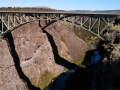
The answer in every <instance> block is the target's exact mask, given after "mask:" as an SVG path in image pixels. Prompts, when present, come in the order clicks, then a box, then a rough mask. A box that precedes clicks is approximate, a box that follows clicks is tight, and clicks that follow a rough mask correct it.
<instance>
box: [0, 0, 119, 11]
mask: <svg viewBox="0 0 120 90" xmlns="http://www.w3.org/2000/svg"><path fill="white" fill-rule="evenodd" d="M0 7H49V8H53V9H58V10H116V9H117V10H118V9H119V10H120V0H0Z"/></svg>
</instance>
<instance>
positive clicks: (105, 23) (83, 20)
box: [0, 11, 119, 39]
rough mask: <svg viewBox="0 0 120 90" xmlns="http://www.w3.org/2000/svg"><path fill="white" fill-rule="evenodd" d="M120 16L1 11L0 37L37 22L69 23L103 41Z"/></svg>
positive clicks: (61, 12) (62, 12)
mask: <svg viewBox="0 0 120 90" xmlns="http://www.w3.org/2000/svg"><path fill="white" fill-rule="evenodd" d="M117 16H119V14H117V13H116V14H110V13H93V12H89V13H85V12H71V11H60V12H56V11H55V12H35V11H0V36H4V35H5V34H7V33H8V32H10V31H12V30H14V29H15V28H17V27H19V26H21V25H24V24H26V23H29V22H33V21H36V20H45V21H46V24H48V23H50V22H52V21H63V22H68V23H71V24H73V25H76V26H78V27H81V28H83V29H84V30H87V31H88V32H91V33H93V34H94V35H96V36H98V37H99V38H101V39H104V38H103V32H104V31H105V30H108V29H109V26H110V25H111V24H112V23H113V22H114V20H115V18H116V17H117Z"/></svg>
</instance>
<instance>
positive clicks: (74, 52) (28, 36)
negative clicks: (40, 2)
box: [0, 21, 88, 90]
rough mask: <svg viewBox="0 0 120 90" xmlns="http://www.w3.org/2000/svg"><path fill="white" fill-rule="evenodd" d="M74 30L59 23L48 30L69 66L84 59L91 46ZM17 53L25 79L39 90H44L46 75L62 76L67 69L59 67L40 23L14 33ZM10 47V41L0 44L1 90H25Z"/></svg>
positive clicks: (2, 41)
mask: <svg viewBox="0 0 120 90" xmlns="http://www.w3.org/2000/svg"><path fill="white" fill-rule="evenodd" d="M72 29H73V26H71V25H69V24H66V23H62V22H59V23H58V22H56V23H54V24H52V25H50V26H49V27H47V28H46V30H47V31H48V32H49V33H50V34H51V35H52V36H53V38H54V41H55V43H56V45H57V47H58V51H59V54H60V56H61V57H63V58H65V59H66V60H68V61H69V62H73V61H74V60H75V59H78V58H79V57H81V56H83V55H84V53H85V52H86V51H87V49H88V46H87V44H86V43H85V42H84V41H82V40H80V39H79V38H78V37H76V36H75V35H74V33H73V31H72ZM12 36H13V39H14V45H15V50H16V53H17V54H18V57H19V61H20V68H21V69H22V72H23V73H24V75H25V76H26V77H27V78H28V79H29V80H30V82H31V84H32V85H33V86H35V87H38V86H39V87H41V86H42V85H41V84H40V83H41V82H42V80H43V78H45V77H43V75H45V72H49V73H51V74H53V76H54V75H58V74H60V73H61V72H63V70H64V67H63V66H62V65H57V64H56V63H55V60H54V53H53V52H52V47H51V45H50V42H49V41H48V37H47V35H46V34H45V33H43V32H42V30H41V28H40V26H39V23H38V22H37V21H36V22H32V23H29V24H25V25H23V26H20V27H19V28H17V29H16V30H14V31H12ZM10 53H11V52H10V47H8V44H7V42H6V40H0V90H25V89H27V86H26V84H25V83H24V82H23V80H22V79H23V78H21V76H20V75H19V73H18V70H16V69H17V68H16V67H15V65H16V64H15V63H17V60H16V62H15V61H14V60H13V57H12V56H11V54H10Z"/></svg>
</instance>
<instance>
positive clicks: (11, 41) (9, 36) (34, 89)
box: [5, 32, 41, 90]
mask: <svg viewBox="0 0 120 90" xmlns="http://www.w3.org/2000/svg"><path fill="white" fill-rule="evenodd" d="M5 38H6V41H7V44H8V48H9V51H10V53H11V56H12V58H13V61H14V64H15V68H16V70H17V73H18V75H19V77H20V79H22V81H23V82H24V83H25V84H26V85H27V87H28V89H29V90H41V89H39V88H37V87H35V86H34V85H32V84H31V82H30V80H29V78H28V77H27V76H26V75H25V74H24V73H23V71H22V69H21V67H20V59H19V57H18V54H17V52H16V50H15V45H14V39H13V36H12V34H11V32H9V33H8V34H7V35H6V36H5Z"/></svg>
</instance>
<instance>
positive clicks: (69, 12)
mask: <svg viewBox="0 0 120 90" xmlns="http://www.w3.org/2000/svg"><path fill="white" fill-rule="evenodd" d="M0 13H25V14H27V13H28V14H76V15H80V14H81V15H113V16H114V15H117V16H118V15H120V13H117V12H116V13H100V12H73V11H0Z"/></svg>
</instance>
